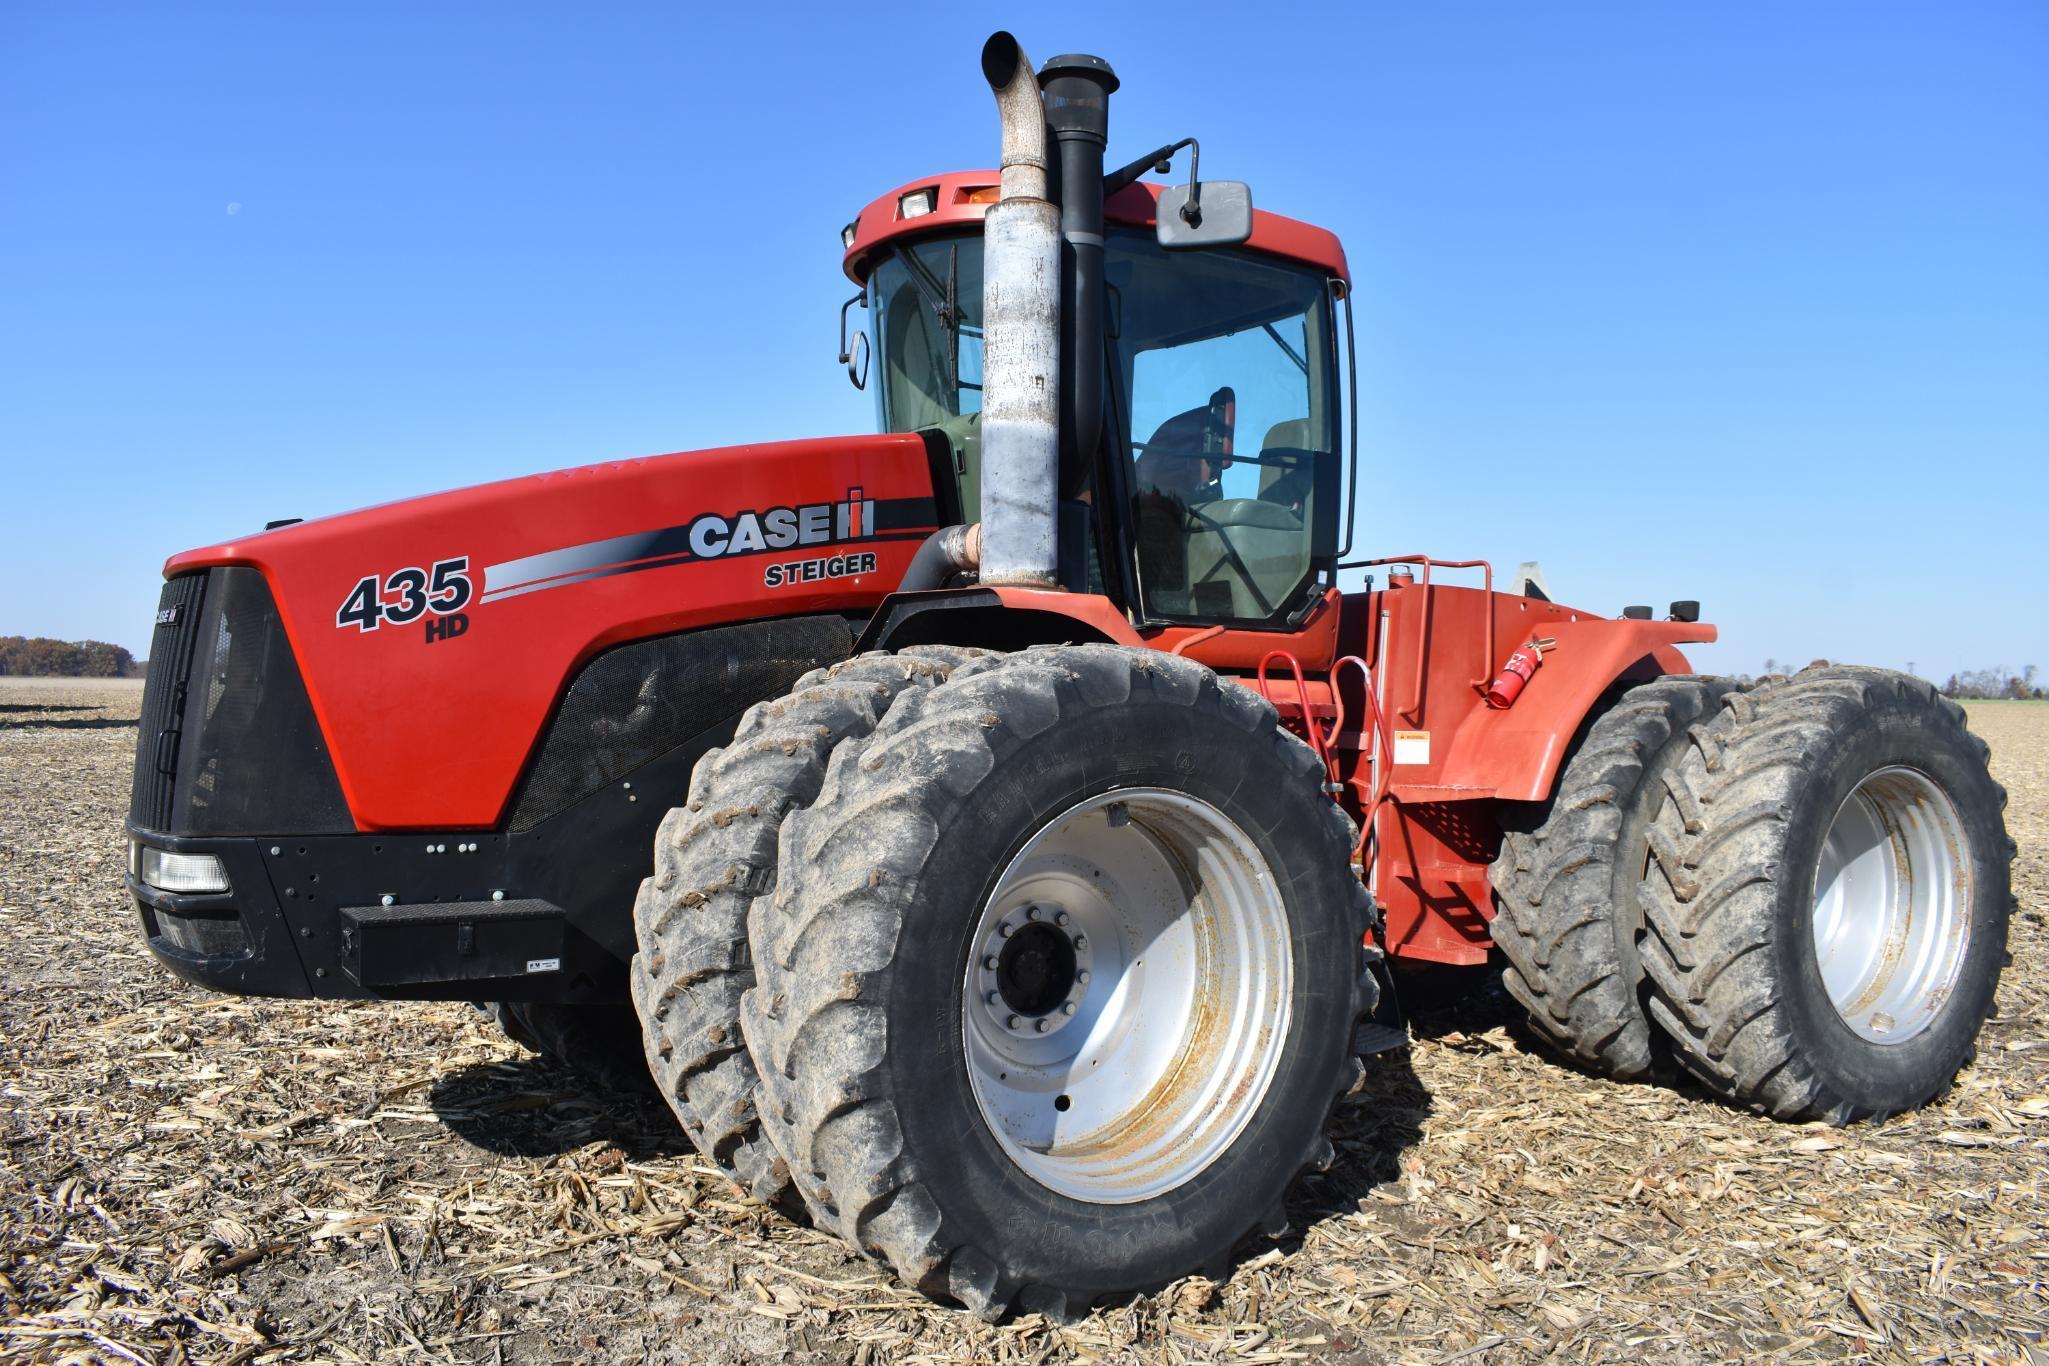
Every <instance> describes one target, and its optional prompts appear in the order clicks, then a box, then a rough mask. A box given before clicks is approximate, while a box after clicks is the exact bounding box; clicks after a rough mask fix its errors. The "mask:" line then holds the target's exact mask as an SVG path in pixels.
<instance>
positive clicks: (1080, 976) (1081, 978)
mask: <svg viewBox="0 0 2049 1366" xmlns="http://www.w3.org/2000/svg"><path fill="white" fill-rule="evenodd" d="M1074 980H1075V981H1077V982H1079V983H1081V984H1082V985H1083V986H1087V985H1088V984H1089V975H1088V974H1087V973H1086V972H1077V973H1076V974H1075V975H1074Z"/></svg>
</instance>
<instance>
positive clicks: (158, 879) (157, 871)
mask: <svg viewBox="0 0 2049 1366" xmlns="http://www.w3.org/2000/svg"><path fill="white" fill-rule="evenodd" d="M134 866H135V877H136V880H137V881H139V882H142V883H144V884H146V885H147V886H151V887H154V888H156V889H157V890H158V891H160V892H197V893H206V892H225V891H227V890H228V870H227V869H226V868H225V867H223V866H222V864H221V861H220V859H219V857H218V856H216V855H214V854H174V853H172V852H170V851H169V850H167V849H152V848H150V847H149V846H148V845H146V844H145V845H143V846H141V849H140V851H139V853H138V855H137V858H136V861H135V865H134Z"/></svg>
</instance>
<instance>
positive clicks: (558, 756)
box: [512, 616, 853, 830]
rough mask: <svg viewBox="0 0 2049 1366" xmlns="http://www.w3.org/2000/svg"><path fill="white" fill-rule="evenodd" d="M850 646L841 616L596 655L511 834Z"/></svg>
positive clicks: (546, 746) (558, 716) (562, 715)
mask: <svg viewBox="0 0 2049 1366" xmlns="http://www.w3.org/2000/svg"><path fill="white" fill-rule="evenodd" d="M852 648H853V632H852V631H851V630H849V629H848V627H847V623H846V622H845V620H843V619H842V618H840V617H829V616H828V617H791V618H788V619H786V620H782V621H754V622H746V623H743V624H740V625H737V626H714V627H710V628H708V629H706V630H702V631H687V632H684V633H683V634H681V635H673V636H660V637H657V638H655V639H653V640H637V641H634V642H633V643H632V644H630V645H621V646H619V647H618V648H617V649H615V650H609V651H607V652H606V653H604V654H601V655H599V656H598V657H597V658H595V659H593V660H591V662H590V663H588V664H586V665H584V667H583V671H582V672H581V673H579V674H577V676H576V681H575V682H574V683H572V684H570V687H569V693H568V695H567V696H565V697H564V698H563V699H562V706H561V708H560V709H559V710H558V711H557V712H556V713H555V718H554V720H553V721H551V722H550V723H549V725H548V735H547V739H545V740H544V741H542V743H541V752H540V757H539V758H538V759H537V760H536V761H535V763H534V767H533V771H532V772H531V773H530V774H529V775H528V776H527V780H526V785H525V786H524V787H523V788H522V789H521V790H520V794H519V801H518V803H517V805H516V806H515V808H514V810H513V815H512V828H513V829H514V830H530V829H532V828H533V827H534V826H536V825H538V824H540V823H541V822H542V821H544V820H546V819H547V818H548V817H550V816H552V815H554V814H555V813H556V812H558V811H561V810H563V809H564V808H566V807H568V806H570V805H571V804H573V803H575V802H578V801H581V800H582V799H583V798H585V797H588V796H589V795H590V794H591V793H593V792H596V791H598V790H599V789H600V788H603V787H605V786H606V785H608V784H610V783H612V782H615V781H617V780H618V779H620V778H623V777H625V776H626V775H627V774H629V773H631V772H632V771H633V770H634V769H636V768H639V767H640V766H641V765H642V764H644V763H647V762H648V761H649V760H651V759H655V758H659V757H660V756H661V755H663V754H666V753H667V752H668V751H670V750H672V749H674V748H676V747H677V746H678V745H681V744H683V743H684V742H685V741H687V740H690V739H691V738H693V737H695V736H697V735H700V734H702V733H703V732H704V731H706V730H708V729H710V728H711V727H713V726H715V725H718V724H720V723H721V722H724V721H727V720H729V719H730V718H732V717H735V716H737V715H738V714H739V713H740V712H742V711H745V710H746V709H747V708H748V707H750V706H752V705H753V704H754V703H756V702H759V701H761V700H762V699H763V698H765V697H773V696H775V695H776V694H778V693H781V692H783V691H785V690H786V689H788V688H789V686H790V684H792V683H794V682H796V681H797V679H798V678H799V677H801V676H802V675H803V674H804V673H805V672H806V671H808V670H810V669H815V668H817V667H818V666H819V665H821V664H829V663H831V662H833V661H835V660H840V659H845V658H846V657H847V652H848V651H849V650H851V649H852Z"/></svg>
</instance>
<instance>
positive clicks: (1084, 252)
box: [1039, 53, 1117, 498]
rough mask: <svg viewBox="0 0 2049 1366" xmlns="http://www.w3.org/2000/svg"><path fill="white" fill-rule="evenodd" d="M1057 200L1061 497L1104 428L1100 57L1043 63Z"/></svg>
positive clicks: (1105, 117) (1104, 128)
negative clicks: (1055, 154) (1058, 211)
mask: <svg viewBox="0 0 2049 1366" xmlns="http://www.w3.org/2000/svg"><path fill="white" fill-rule="evenodd" d="M1039 88H1040V90H1041V91H1042V92H1043V93H1044V95H1045V102H1046V127H1047V129H1048V130H1049V131H1051V133H1052V134H1053V140H1054V142H1055V143H1056V144H1057V148H1058V155H1057V157H1055V158H1054V171H1055V175H1056V177H1057V186H1056V188H1055V189H1054V190H1053V196H1052V197H1053V198H1054V200H1055V201H1056V202H1058V203H1059V205H1060V238H1061V245H1060V330H1061V338H1060V496H1061V497H1063V498H1073V497H1075V496H1077V495H1078V494H1080V492H1081V491H1082V489H1083V487H1084V486H1086V484H1087V483H1088V479H1089V474H1090V471H1091V470H1093V469H1094V468H1095V462H1096V456H1097V453H1098V451H1099V449H1100V447H1101V444H1102V434H1103V149H1104V148H1105V147H1106V146H1107V145H1108V143H1109V140H1110V95H1111V93H1112V92H1114V91H1115V90H1116V89H1117V73H1116V72H1114V71H1112V70H1111V69H1110V64H1109V63H1108V62H1106V61H1104V60H1103V59H1102V58H1101V57H1089V56H1085V55H1082V54H1079V53H1070V54H1068V55H1066V56H1062V57H1055V58H1054V59H1053V60H1052V61H1050V62H1047V63H1046V64H1045V66H1043V67H1041V68H1040V69H1039Z"/></svg>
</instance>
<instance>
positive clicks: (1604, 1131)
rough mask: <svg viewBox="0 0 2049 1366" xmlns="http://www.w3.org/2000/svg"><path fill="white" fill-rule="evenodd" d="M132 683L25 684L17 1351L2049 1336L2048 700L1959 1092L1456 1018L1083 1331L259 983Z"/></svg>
mask: <svg viewBox="0 0 2049 1366" xmlns="http://www.w3.org/2000/svg"><path fill="white" fill-rule="evenodd" d="M139 701H140V690H139V688H137V687H136V686H134V685H124V684H89V683H70V684H36V685H30V684H25V683H22V682H20V681H17V680H0V952H4V959H0V983H4V989H0V1112H4V1116H5V1118H4V1132H5V1147H4V1150H0V1318H4V1320H5V1323H4V1327H0V1355H7V1356H13V1357H17V1358H26V1359H56V1358H59V1357H63V1356H66V1355H77V1356H80V1357H84V1358H102V1359H107V1360H132V1361H146V1362H176V1361H181V1360H188V1359H189V1360H204V1361H233V1362H238V1363H239V1362H249V1361H283V1360H295V1359H314V1358H318V1359H322V1360H344V1361H361V1360H369V1359H380V1360H381V1359H387V1358H388V1359H393V1360H398V1359H406V1360H411V1359H426V1360H430V1361H464V1362H469V1361H498V1360H505V1361H514V1362H528V1361H567V1360H589V1359H600V1358H602V1359H639V1358H643V1357H645V1358H653V1359H658V1360H665V1361H667V1360H702V1361H716V1362H724V1361H739V1360H754V1359H764V1358H775V1359H782V1358H794V1359H799V1360H811V1359H819V1360H829V1361H845V1360H850V1359H851V1360H856V1361H862V1362H867V1361H878V1360H899V1359H911V1358H918V1359H944V1360H960V1361H968V1360H991V1359H993V1360H1000V1361H1009V1360H1013V1359H1017V1360H1033V1361H1040V1360H1046V1359H1068V1358H1075V1357H1079V1358H1082V1359H1096V1358H1112V1359H1133V1360H1136V1359H1143V1360H1146V1361H1169V1362H1175V1361H1200V1360H1218V1359H1224V1358H1229V1359H1232V1360H1245V1361H1281V1360H1289V1361H1293V1360H1320V1359H1325V1358H1329V1359H1341V1360H1378V1359H1383V1358H1392V1359H1403V1360H1441V1361H1451V1360H1467V1361H1480V1360H1495V1359H1499V1360H1510V1359H1520V1358H1524V1357H1533V1356H1549V1355H1558V1356H1561V1357H1564V1358H1569V1359H1571V1360H1575V1361H1583V1360H1599V1361H1610V1360H1637V1359H1644V1358H1654V1359H1661V1360H1662V1359H1669V1360H1694V1359H1700V1358H1708V1357H1714V1358H1729V1357H1750V1356H1754V1355H1759V1354H1764V1353H1782V1354H1787V1355H1791V1356H1795V1357H1816V1358H1828V1359H1842V1358H1845V1357H1870V1358H1875V1359H1883V1360H1903V1359H1910V1358H1911V1359H1931V1358H1945V1359H1951V1360H1985V1359H2005V1360H2027V1359H2039V1357H2034V1358H2031V1355H2030V1354H2031V1353H2039V1352H2041V1351H2043V1350H2044V1343H2043V1334H2044V1331H2045V1329H2049V1295H2045V1293H2044V1280H2045V1276H2049V1236H2045V1235H2049V1227H2045V1226H2049V1171H2045V1168H2049V1030H2045V1025H2049V948H2045V943H2044V925H2043V920H2044V914H2045V912H2049V706H2045V705H2029V704H1997V703H1995V704H1987V705H1982V706H1974V707H1973V709H1972V713H1971V715H1972V723H1973V725H1974V727H1976V728H1977V729H1978V730H1979V731H1980V733H1982V734H1984V735H1985V736H1986V737H1987V738H1988V739H1989V740H1990V741H1991V743H1992V746H1993V756H1994V769H1995V772H1996V773H1997V775H1998V776H1999V777H2000V779H2001V780H2002V781H2003V782H2004V783H2005V784H2006V785H2007V787H2008V789H2009V790H2010V792H2011V793H2012V805H2011V807H2010V809H2009V813H2008V815H2009V821H2010V824H2011V828H2012V830H2013V833H2014V835H2015V836H2016V838H2017V839H2018V840H2019V841H2020V849H2021V853H2020V859H2019V862H2018V863H2017V864H2016V865H2015V875H2016V890H2017V893H2018V900H2019V914H2018V918H2017V920H2016V922H2015V924H2014V933H2013V949H2014V961H2013V965H2012V967H2011V968H2010V969H2009V970H2008V972H2007V975H2006V978H2005V982H2004V985H2003V986H2002V988H2001V991H2000V999H1999V1014H1998V1016H1997V1018H1995V1019H1994V1020H1993V1021H1992V1023H1991V1025H1990V1026H1989V1028H1988V1030H1987V1032H1986V1035H1985V1039H1984V1042H1983V1046H1982V1049H1981V1056H1980V1058H1979V1060H1978V1062H1977V1063H1976V1065H1975V1066H1973V1067H1972V1068H1970V1069H1969V1070H1967V1071H1966V1072H1965V1073H1964V1074H1963V1076H1962V1077H1961V1078H1960V1079H1959V1082H1958V1084H1957V1086H1956V1087H1955V1088H1954V1090H1953V1091H1952V1092H1951V1093H1950V1094H1949V1095H1948V1096H1946V1097H1945V1098H1943V1099H1942V1100H1940V1101H1939V1102H1937V1103H1936V1104H1935V1105H1933V1106H1931V1107H1929V1108H1928V1109H1927V1110H1925V1111H1923V1112H1921V1113H1918V1114H1913V1115H1907V1116H1903V1117H1900V1118H1897V1119H1894V1120H1891V1121H1888V1122H1886V1123H1883V1124H1879V1125H1870V1126H1864V1127H1860V1128H1855V1129H1851V1130H1848V1131H1837V1130H1829V1129H1824V1128H1801V1127H1787V1126H1782V1125H1777V1124H1773V1123H1770V1122H1768V1121H1765V1120H1762V1119H1757V1118H1754V1117H1751V1116H1748V1115H1743V1114H1737V1113H1733V1112H1731V1111H1730V1110H1727V1109H1725V1108H1723V1107H1722V1106H1720V1105H1718V1104H1715V1103H1714V1102H1712V1101H1710V1100H1708V1099H1706V1098H1705V1097H1704V1096H1702V1095H1700V1094H1699V1093H1697V1092H1692V1091H1672V1090H1664V1089H1658V1088H1652V1087H1638V1086H1617V1085H1612V1084H1609V1083H1606V1082H1601V1081H1596V1080H1592V1079H1589V1078H1587V1077H1584V1076H1581V1075H1579V1074H1576V1073H1573V1072H1570V1071H1567V1070H1565V1069H1563V1068H1561V1067H1559V1066H1558V1065H1556V1064H1554V1063H1552V1062H1551V1061H1549V1060H1547V1059H1546V1058H1545V1057H1543V1056H1542V1055H1541V1054H1539V1053H1537V1052H1536V1051H1534V1049H1533V1047H1532V1046H1531V1045H1530V1044H1528V1043H1527V1042H1526V1041H1525V1040H1523V1039H1521V1038H1520V1037H1519V1036H1518V1035H1517V1034H1516V1033H1515V1032H1514V1031H1512V1030H1511V1029H1510V1028H1508V1027H1507V1026H1506V1022H1507V1021H1508V1019H1509V1015H1508V1012H1507V1010H1506V1009H1505V1008H1504V1006H1503V1004H1502V998H1501V997H1500V996H1499V994H1498V993H1496V992H1493V991H1490V990H1486V989H1482V990H1478V991H1476V992H1474V993H1472V994H1470V995H1468V996H1467V997H1466V998H1465V999H1464V1000H1463V1001H1462V1002H1459V1003H1456V1004H1452V1005H1439V1006H1438V1007H1437V1008H1435V1009H1432V1010H1428V1011H1424V1012H1423V1013H1422V1018H1421V1036H1422V1037H1421V1038H1420V1039H1419V1041H1418V1042H1417V1044H1416V1047H1415V1049H1414V1050H1413V1054H1412V1055H1411V1056H1409V1057H1407V1058H1403V1059H1399V1060H1389V1059H1383V1060H1381V1061H1379V1062H1378V1063H1376V1064H1375V1066H1374V1069H1373V1072H1372V1074H1371V1077H1370V1080H1369V1084H1368V1087H1367V1089H1366V1091H1365V1093H1364V1094H1363V1095H1361V1096H1359V1097H1358V1098H1356V1099H1355V1100H1353V1101H1351V1102H1350V1103H1348V1104H1347V1105H1346V1107H1345V1108H1344V1109H1343V1110H1342V1111H1341V1112H1340V1115H1339V1119H1338V1124H1337V1129H1336V1132H1335V1135H1334V1136H1335V1138H1336V1140H1337V1146H1338V1153H1339V1161H1338V1163H1337V1165H1336V1166H1335V1167H1334V1168H1333V1169H1332V1170H1331V1171H1330V1172H1329V1173H1328V1174H1326V1175H1324V1176H1321V1177H1314V1178H1311V1179H1309V1180H1306V1181H1305V1182H1303V1183H1302V1184H1301V1185H1300V1186H1299V1187H1298V1189H1297V1194H1296V1198H1295V1201H1294V1202H1293V1204H1292V1206H1291V1213H1292V1215H1293V1218H1294V1223H1295V1228H1296V1232H1295V1233H1294V1234H1291V1235H1290V1236H1289V1237H1287V1238H1285V1239H1283V1240H1281V1241H1279V1242H1266V1241H1261V1242H1257V1243H1254V1244H1252V1245H1250V1246H1248V1247H1246V1248H1245V1249H1244V1251H1243V1255H1242V1258H1241V1260H1240V1262H1239V1264H1238V1266H1237V1269H1236V1271H1235V1274H1233V1276H1232V1277H1231V1279H1230V1280H1229V1281H1228V1282H1227V1283H1224V1284H1222V1285H1211V1284H1209V1283H1208V1282H1203V1281H1191V1282H1184V1283H1182V1284H1180V1285H1178V1286H1176V1287H1173V1288H1171V1289H1169V1290H1168V1291H1166V1292H1163V1293H1161V1294H1159V1295H1156V1296H1152V1297H1149V1298H1146V1299H1142V1300H1139V1301H1137V1302H1135V1303H1131V1304H1126V1305H1121V1306H1117V1307H1113V1308H1109V1309H1104V1310H1099V1311H1097V1312H1096V1313H1095V1314H1093V1315H1092V1316H1090V1317H1088V1318H1086V1319H1084V1320H1082V1321H1081V1322H1079V1323H1077V1324H1074V1325H1071V1326H1065V1327H1060V1326H1054V1325H1049V1324H1048V1323H1046V1322H1045V1321H1043V1320H1042V1319H1039V1318H1036V1317H1026V1318H1022V1319H1019V1320H1015V1321H1013V1322H1011V1323H1008V1324H1005V1325H1002V1326H999V1327H990V1326H988V1325H986V1324H983V1323H981V1322H979V1321H977V1320H975V1319H973V1318H971V1317H968V1316H967V1315H964V1314H960V1313H953V1312H948V1311H945V1310H941V1309H937V1308H935V1307H933V1306H931V1305H930V1304H928V1303H927V1302H925V1301H924V1300H922V1299H920V1298H918V1297H917V1296H915V1295H912V1294H909V1293H907V1292H905V1291H903V1290H901V1289H899V1288H897V1287H896V1286H894V1285H892V1284H891V1283H890V1282H889V1281H888V1280H886V1279H885V1278H883V1277H882V1276H880V1275H879V1274H877V1273H876V1271H875V1270H874V1269H872V1268H871V1267H869V1266H868V1265H866V1264H865V1263H863V1262H860V1261H858V1260H856V1259H854V1258H852V1257H850V1256H849V1255H848V1254H846V1253H845V1252H844V1251H842V1249H841V1248H840V1246H839V1245H838V1244H837V1243H835V1242H832V1241H830V1240H828V1239H826V1238H823V1237H821V1236H819V1235H817V1234H814V1233H812V1232H810V1231H808V1230H805V1229H802V1228H799V1227H796V1226H794V1225H792V1224H790V1223H788V1222H785V1221H784V1220H782V1219H780V1218H779V1217H776V1216H774V1215H772V1214H770V1213H769V1212H767V1211H765V1210H763V1209H761V1208H759V1207H755V1206H750V1205H748V1204H745V1203H743V1202H741V1201H740V1200H739V1199H738V1198H736V1197H735V1196H734V1194H733V1192H732V1189H731V1188H730V1187H729V1186H727V1184H726V1183H725V1182H723V1181H722V1180H720V1179H719V1178H718V1176H717V1175H716V1174H715V1173H714V1172H712V1171H710V1170H709V1169H707V1168H706V1167H705V1166H703V1165H702V1164H701V1163H700V1162H698V1161H697V1160H696V1158H695V1155H694V1154H693V1153H692V1152H691V1151H690V1150H689V1148H688V1146H687V1144H686V1143H685V1142H684V1141H683V1140H682V1138H681V1135H680V1134H679V1133H678V1132H676V1130H675V1128H674V1125H673V1123H672V1121H671V1119H670V1117H669V1115H668V1112H667V1111H666V1110H665V1109H664V1108H663V1107H662V1106H661V1104H660V1103H659V1102H658V1101H654V1100H650V1099H644V1098H639V1097H631V1096H620V1095H614V1094H605V1093H596V1092H593V1091H591V1090H590V1089H588V1088H586V1087H584V1086H583V1085H581V1084H579V1082H578V1081H577V1080H576V1079H575V1078H574V1077H572V1076H570V1075H568V1074H566V1073H564V1072H563V1071H561V1070H559V1069H558V1068H556V1067H554V1066H552V1065H550V1064H548V1063H545V1062H543V1061H540V1060H538V1059H536V1058H534V1057H533V1056H531V1055H530V1054H527V1053H526V1052H525V1051H524V1050H522V1049H521V1048H519V1047H518V1046H516V1045H514V1044H512V1043H510V1042H509V1041H507V1040H506V1039H505V1038H504V1037H503V1036H502V1035H501V1034H500V1033H499V1032H498V1031H497V1029H496V1027H495V1026H494V1025H493V1024H492V1023H491V1022H490V1021H488V1020H487V1019H486V1018H485V1017H484V1016H483V1015H482V1014H480V1013H478V1012H477V1011H475V1010H473V1009H471V1008H469V1007H466V1006H457V1005H406V1006H348V1005H333V1004H323V1003H318V1002H307V1003H294V1002H278V1001H257V1000H239V999H230V998H225V997H217V996H212V995H208V994H205V993H203V992H200V991H198V990H196V989H194V988H191V987H187V986H185V985H183V984H182V983H180V982H178V981H177V980H175V979H174V978H172V977H171V976H170V975H169V974H168V973H167V972H165V971H163V970H162V969H160V968H159V967H158V966H157V965H156V964H155V963H154V961H153V960H151V958H150V957H149V955H148V954H147V952H146V951H145V949H144V948H143V945H142V943H141V939H140V936H139V934H138V932H137V930H136V928H135V926H134V925H133V923H132V921H131V914H130V911H129V909H128V908H127V907H126V906H125V905H124V904H123V897H122V893H121V889H120V881H119V878H120V872H121V865H122V859H123V845H122V838H121V820H122V817H123V815H124V814H125V807H126V803H127V792H128V779H129V765H130V762H131V757H130V756H131V754H132V747H133V745H134V740H135V732H134V729H133V717H134V715H135V712H136V709H137V706H138V704H139Z"/></svg>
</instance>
